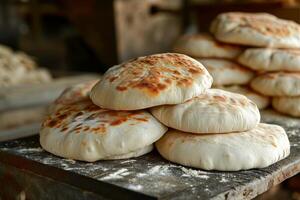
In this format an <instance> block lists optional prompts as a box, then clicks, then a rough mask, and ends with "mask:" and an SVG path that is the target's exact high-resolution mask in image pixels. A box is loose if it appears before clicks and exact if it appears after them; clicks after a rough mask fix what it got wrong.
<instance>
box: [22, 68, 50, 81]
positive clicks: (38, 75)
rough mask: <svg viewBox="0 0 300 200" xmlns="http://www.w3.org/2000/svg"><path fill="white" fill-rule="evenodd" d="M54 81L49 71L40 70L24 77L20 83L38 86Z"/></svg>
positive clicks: (30, 72)
mask: <svg viewBox="0 0 300 200" xmlns="http://www.w3.org/2000/svg"><path fill="white" fill-rule="evenodd" d="M51 80H52V76H51V74H50V73H49V71H48V70H47V69H43V68H39V69H35V70H31V71H29V72H28V73H26V75H24V76H23V78H22V79H21V81H20V83H22V84H37V83H48V82H50V81H51Z"/></svg>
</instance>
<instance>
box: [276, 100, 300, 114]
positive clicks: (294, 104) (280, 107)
mask: <svg viewBox="0 0 300 200" xmlns="http://www.w3.org/2000/svg"><path fill="white" fill-rule="evenodd" d="M272 106H273V108H274V109H275V110H277V111H278V112H281V113H283V114H287V115H291V116H293V117H300V97H274V98H273V100H272Z"/></svg>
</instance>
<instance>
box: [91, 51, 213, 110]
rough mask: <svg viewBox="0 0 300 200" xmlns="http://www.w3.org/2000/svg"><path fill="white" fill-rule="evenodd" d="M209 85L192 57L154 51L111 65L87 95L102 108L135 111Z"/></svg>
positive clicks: (194, 93)
mask: <svg viewBox="0 0 300 200" xmlns="http://www.w3.org/2000/svg"><path fill="white" fill-rule="evenodd" d="M211 84H212V77H211V76H210V75H209V73H208V72H207V70H206V69H205V68H204V67H203V65H202V64H201V63H199V62H198V61H196V60H195V59H193V58H190V57H188V56H186V55H183V54H175V53H165V54H155V55H151V56H146V57H139V58H136V59H134V60H131V61H129V62H126V63H123V64H120V65H117V66H114V67H112V68H110V69H109V70H108V71H107V72H106V73H105V74H104V75H103V78H102V79H101V81H100V82H99V83H97V84H96V85H95V87H94V88H93V89H92V91H91V95H90V97H91V99H92V101H93V102H94V104H96V105H98V106H100V107H102V108H107V109H112V110H138V109H143V108H149V107H153V106H157V105H163V104H178V103H182V102H184V101H186V100H188V99H190V98H192V97H194V96H197V95H199V94H201V93H203V92H205V90H206V89H207V88H210V87H211Z"/></svg>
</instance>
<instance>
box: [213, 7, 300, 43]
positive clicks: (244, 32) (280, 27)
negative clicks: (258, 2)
mask: <svg viewBox="0 0 300 200" xmlns="http://www.w3.org/2000/svg"><path fill="white" fill-rule="evenodd" d="M210 30H211V32H212V33H213V34H214V35H215V37H216V38H217V39H218V40H220V41H222V42H228V43H232V44H242V45H249V46H257V47H275V48H299V47H300V26H299V24H297V23H295V22H293V21H288V20H283V19H279V18H277V17H275V16H273V15H270V14H267V13H241V12H229V13H222V14H220V15H218V16H217V17H216V18H215V20H214V21H213V22H212V24H211V27H210Z"/></svg>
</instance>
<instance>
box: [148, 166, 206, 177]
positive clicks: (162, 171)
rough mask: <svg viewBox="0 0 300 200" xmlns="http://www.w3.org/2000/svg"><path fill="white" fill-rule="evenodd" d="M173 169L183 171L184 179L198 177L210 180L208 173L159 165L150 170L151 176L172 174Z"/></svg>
mask: <svg viewBox="0 0 300 200" xmlns="http://www.w3.org/2000/svg"><path fill="white" fill-rule="evenodd" d="M172 168H176V169H179V170H181V172H182V173H183V174H182V175H181V176H182V177H196V178H203V179H209V176H208V175H207V174H209V173H208V172H205V171H201V170H194V169H188V168H185V167H182V166H179V165H157V166H154V167H152V168H150V169H149V170H148V173H149V174H158V175H166V174H168V173H170V171H171V169H172Z"/></svg>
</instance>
